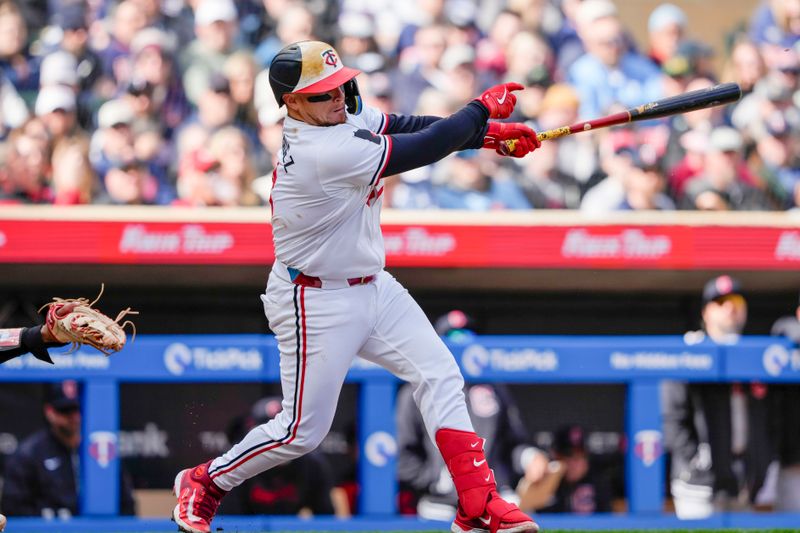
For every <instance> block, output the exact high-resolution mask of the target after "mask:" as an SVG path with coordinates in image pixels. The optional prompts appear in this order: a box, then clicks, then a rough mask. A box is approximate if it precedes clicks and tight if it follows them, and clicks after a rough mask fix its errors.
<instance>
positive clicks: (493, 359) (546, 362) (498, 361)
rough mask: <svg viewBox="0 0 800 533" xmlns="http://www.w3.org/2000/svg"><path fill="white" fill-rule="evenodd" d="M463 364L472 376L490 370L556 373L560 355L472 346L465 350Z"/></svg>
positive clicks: (527, 349)
mask: <svg viewBox="0 0 800 533" xmlns="http://www.w3.org/2000/svg"><path fill="white" fill-rule="evenodd" d="M461 364H462V366H463V367H464V372H466V373H467V374H469V375H470V376H480V375H481V374H483V371H484V370H486V369H488V368H491V369H492V370H497V371H501V372H526V371H533V372H555V371H556V370H558V355H557V354H556V352H554V351H553V350H535V349H533V348H522V349H519V350H505V349H502V348H486V347H485V346H481V345H480V344H471V345H470V346H468V347H467V348H465V349H464V353H463V355H462V356H461Z"/></svg>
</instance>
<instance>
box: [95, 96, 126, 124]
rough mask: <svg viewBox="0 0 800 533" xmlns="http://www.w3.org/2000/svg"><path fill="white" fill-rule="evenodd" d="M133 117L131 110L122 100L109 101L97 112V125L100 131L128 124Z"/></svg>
mask: <svg viewBox="0 0 800 533" xmlns="http://www.w3.org/2000/svg"><path fill="white" fill-rule="evenodd" d="M134 118H135V115H134V113H133V109H131V106H129V105H128V104H127V103H126V102H125V101H124V100H121V99H119V98H115V99H114V100H109V101H108V102H106V103H105V104H103V105H102V106H100V109H99V110H98V112H97V125H98V126H99V127H100V128H101V129H106V128H113V127H114V126H116V125H118V124H130V123H131V122H133V119H134Z"/></svg>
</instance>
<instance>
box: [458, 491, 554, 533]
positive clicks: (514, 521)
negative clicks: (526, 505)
mask: <svg viewBox="0 0 800 533" xmlns="http://www.w3.org/2000/svg"><path fill="white" fill-rule="evenodd" d="M450 531H452V532H453V533H535V532H536V531H539V526H538V525H537V524H536V522H534V521H533V520H531V518H530V517H529V516H528V515H526V514H525V513H523V512H522V511H520V510H519V507H517V506H516V505H514V504H512V503H508V502H507V501H505V500H504V499H503V498H501V497H500V495H499V494H497V493H496V492H494V493H493V494H492V497H491V499H490V500H489V502H488V503H487V504H486V510H485V511H484V513H483V515H482V516H479V517H477V518H467V517H466V515H464V514H463V512H462V511H461V506H459V507H458V512H457V513H456V519H455V520H454V521H453V525H452V527H451V528H450Z"/></svg>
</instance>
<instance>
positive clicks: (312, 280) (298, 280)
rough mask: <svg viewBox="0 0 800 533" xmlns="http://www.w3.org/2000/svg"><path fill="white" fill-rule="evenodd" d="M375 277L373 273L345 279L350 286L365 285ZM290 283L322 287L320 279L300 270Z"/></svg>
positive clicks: (316, 287)
mask: <svg viewBox="0 0 800 533" xmlns="http://www.w3.org/2000/svg"><path fill="white" fill-rule="evenodd" d="M374 279H375V276H374V275H371V276H361V277H360V278H349V279H348V280H347V283H348V285H350V286H351V287H352V286H353V285H366V284H367V283H372V281H373V280H374ZM292 283H294V284H295V285H302V286H304V287H314V288H315V289H321V288H322V280H321V279H319V278H318V277H316V276H306V275H305V274H303V273H302V272H300V273H299V274H297V276H295V278H294V279H293V280H292Z"/></svg>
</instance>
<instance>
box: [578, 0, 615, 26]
mask: <svg viewBox="0 0 800 533" xmlns="http://www.w3.org/2000/svg"><path fill="white" fill-rule="evenodd" d="M616 15H617V6H615V5H614V2H611V1H610V0H584V1H583V2H582V3H581V5H580V7H578V13H577V15H576V17H575V19H576V22H577V23H578V25H579V26H580V27H588V25H589V24H591V23H592V22H595V21H596V20H599V19H601V18H604V17H614V16H616Z"/></svg>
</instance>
